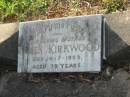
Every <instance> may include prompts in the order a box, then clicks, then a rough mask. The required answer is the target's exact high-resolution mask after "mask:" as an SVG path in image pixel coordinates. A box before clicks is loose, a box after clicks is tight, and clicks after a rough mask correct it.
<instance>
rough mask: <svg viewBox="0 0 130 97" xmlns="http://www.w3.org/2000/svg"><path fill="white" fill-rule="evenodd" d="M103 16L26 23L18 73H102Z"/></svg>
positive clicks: (21, 28)
mask: <svg viewBox="0 0 130 97" xmlns="http://www.w3.org/2000/svg"><path fill="white" fill-rule="evenodd" d="M102 19H103V17H102V15H94V16H75V17H67V18H61V19H50V20H40V21H30V22H22V23H20V25H19V46H18V72H30V73H40V72H99V71H100V69H101V63H102V31H103V30H102V28H103V27H102V25H103V21H102Z"/></svg>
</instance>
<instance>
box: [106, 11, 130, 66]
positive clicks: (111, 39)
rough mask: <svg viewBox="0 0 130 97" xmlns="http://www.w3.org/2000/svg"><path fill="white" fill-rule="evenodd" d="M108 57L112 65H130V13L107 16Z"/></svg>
mask: <svg viewBox="0 0 130 97" xmlns="http://www.w3.org/2000/svg"><path fill="white" fill-rule="evenodd" d="M105 17H106V27H105V33H106V35H105V38H106V39H105V42H106V47H105V49H106V51H105V52H106V57H107V60H108V61H109V62H111V63H116V64H130V11H126V12H121V13H114V14H108V15H105Z"/></svg>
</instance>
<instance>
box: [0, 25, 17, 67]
mask: <svg viewBox="0 0 130 97" xmlns="http://www.w3.org/2000/svg"><path fill="white" fill-rule="evenodd" d="M18 25H19V23H10V24H0V63H1V64H6V65H7V64H8V65H9V64H15V65H16V62H17V55H18V33H17V32H18V28H19V27H18ZM1 64H0V65H1Z"/></svg>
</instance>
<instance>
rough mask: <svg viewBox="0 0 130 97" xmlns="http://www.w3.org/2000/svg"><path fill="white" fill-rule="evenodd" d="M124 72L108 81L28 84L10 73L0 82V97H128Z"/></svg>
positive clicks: (128, 83) (22, 75)
mask: <svg viewBox="0 0 130 97" xmlns="http://www.w3.org/2000/svg"><path fill="white" fill-rule="evenodd" d="M48 76H49V75H48ZM128 77H129V74H128V73H127V72H126V71H123V70H122V71H118V72H115V74H114V75H113V77H112V79H109V80H108V81H103V80H98V81H95V82H93V83H92V84H90V83H88V82H84V81H83V82H82V81H77V80H74V81H70V80H61V81H60V82H56V81H52V80H46V81H45V80H42V81H41V82H37V83H33V82H28V81H27V80H26V77H25V75H24V74H18V73H10V74H6V75H4V76H3V77H2V78H1V80H0V97H130V80H127V79H128Z"/></svg>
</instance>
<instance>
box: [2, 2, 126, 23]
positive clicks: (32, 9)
mask: <svg viewBox="0 0 130 97" xmlns="http://www.w3.org/2000/svg"><path fill="white" fill-rule="evenodd" d="M82 1H84V2H82ZM81 3H83V5H84V6H81ZM123 6H124V0H0V22H17V21H25V20H35V19H44V18H54V17H63V16H68V15H82V14H94V13H101V12H102V11H100V10H106V11H105V12H104V13H106V12H107V13H110V12H115V11H116V10H120V9H122V8H123Z"/></svg>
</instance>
